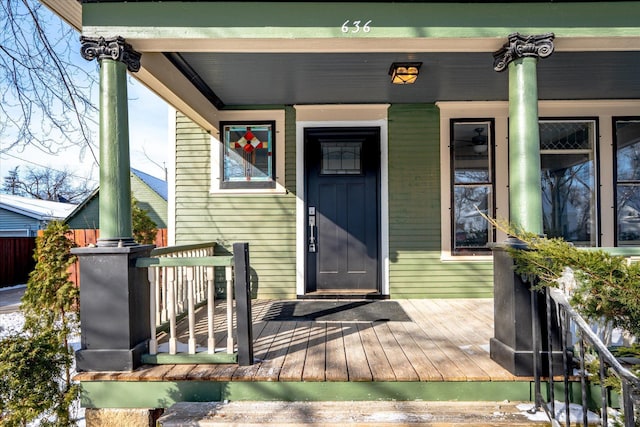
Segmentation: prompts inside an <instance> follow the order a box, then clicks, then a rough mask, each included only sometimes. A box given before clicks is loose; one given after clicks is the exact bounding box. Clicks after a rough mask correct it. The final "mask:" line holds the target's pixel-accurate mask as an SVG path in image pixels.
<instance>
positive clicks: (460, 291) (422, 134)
mask: <svg viewBox="0 0 640 427" xmlns="http://www.w3.org/2000/svg"><path fill="white" fill-rule="evenodd" d="M439 123H440V117H439V111H438V109H437V107H436V106H435V105H417V104H411V105H394V106H392V107H390V109H389V229H390V236H389V241H390V290H391V292H390V293H391V297H393V298H455V297H490V296H492V289H493V287H492V286H493V283H492V264H491V263H490V262H461V261H442V260H441V259H440V256H441V251H440V235H441V232H442V231H441V223H440V210H441V203H440V155H439V146H440V135H439V134H440V129H439ZM176 131H177V147H176V243H177V244H186V243H194V242H202V241H210V240H217V241H219V242H221V243H222V245H223V246H225V247H227V248H230V247H231V245H232V244H233V243H234V242H241V241H247V242H249V244H250V249H251V264H252V268H253V272H252V273H253V274H252V280H253V287H254V289H253V294H254V295H257V296H259V297H260V298H285V297H286V298H290V297H294V296H295V293H296V283H295V280H296V275H295V260H296V257H295V255H296V254H295V244H296V236H295V233H296V228H295V226H296V224H295V209H296V206H295V200H296V198H295V180H296V170H295V164H296V163H295V142H296V137H295V131H296V129H295V112H294V110H293V108H290V107H287V108H286V129H285V132H286V152H285V157H286V172H285V183H286V187H287V190H288V194H282V195H246V194H245V195H237V194H230V195H224V194H215V195H212V194H210V192H209V188H210V182H209V181H210V168H211V164H210V162H211V161H210V143H209V135H208V134H207V133H206V132H204V131H203V130H202V129H200V128H199V127H198V126H197V125H196V124H194V123H193V122H191V121H190V120H188V119H186V118H185V117H184V116H178V122H177V127H176ZM277 149H278V148H277Z"/></svg>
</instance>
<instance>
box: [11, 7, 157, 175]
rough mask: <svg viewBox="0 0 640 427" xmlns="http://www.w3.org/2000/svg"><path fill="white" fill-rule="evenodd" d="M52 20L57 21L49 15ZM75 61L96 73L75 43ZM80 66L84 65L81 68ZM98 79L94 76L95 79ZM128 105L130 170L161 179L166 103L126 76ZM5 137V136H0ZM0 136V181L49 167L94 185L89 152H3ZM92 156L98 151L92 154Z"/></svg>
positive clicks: (96, 172) (94, 96)
mask: <svg viewBox="0 0 640 427" xmlns="http://www.w3.org/2000/svg"><path fill="white" fill-rule="evenodd" d="M46 12H47V13H49V14H51V15H52V16H53V18H52V19H58V18H57V17H55V15H53V14H52V13H51V12H49V11H48V10H46ZM77 45H78V49H77V55H74V58H77V61H78V62H79V63H81V64H86V66H87V67H90V69H92V70H95V71H93V72H95V73H96V74H97V73H98V72H99V71H98V68H97V66H96V63H95V61H92V62H91V63H90V62H88V61H86V60H85V59H83V58H82V57H81V56H80V48H79V46H80V43H79V42H78V43H77ZM83 66H84V65H83ZM97 78H98V76H97V75H96V79H97ZM127 81H128V84H127V91H128V98H129V102H128V106H129V144H130V157H131V167H133V168H136V169H139V170H141V171H143V172H146V173H148V174H150V175H153V176H155V177H158V178H161V179H164V178H165V176H164V170H163V166H166V165H167V164H168V158H167V153H168V145H169V144H168V135H167V130H168V126H167V122H168V110H169V108H168V104H167V103H166V102H164V101H163V100H162V99H161V98H159V97H158V96H157V95H156V94H155V93H153V92H152V91H150V90H149V89H147V88H146V87H145V86H144V85H142V84H141V83H139V82H138V81H137V80H136V79H135V78H133V77H131V76H130V75H129V76H128V77H127ZM94 92H95V93H92V96H91V98H92V100H93V103H94V105H98V92H97V90H96V91H94ZM92 133H93V140H94V141H95V142H96V144H97V141H98V140H99V138H98V126H97V124H96V125H95V129H92ZM4 138H6V136H5V137H4ZM2 139H3V135H2V134H0V179H3V178H4V177H6V176H7V175H8V172H9V171H10V170H13V169H14V168H15V167H16V166H19V170H20V171H21V173H22V174H24V173H25V172H26V170H27V169H28V168H43V167H47V168H51V169H55V170H67V171H68V172H70V173H71V174H72V175H73V176H74V177H76V178H88V179H90V180H91V181H90V185H89V186H90V187H97V186H98V176H99V170H98V168H97V167H96V165H95V164H94V162H93V159H92V157H91V155H90V154H89V153H86V155H85V156H84V158H83V159H81V156H80V150H79V149H77V148H71V149H67V150H65V151H62V152H59V153H57V154H55V155H51V154H47V153H44V152H43V151H41V150H39V149H37V148H35V147H27V148H26V149H23V148H18V147H17V148H14V149H11V150H8V151H7V150H6V147H7V146H8V142H4V143H3V141H2ZM95 153H96V156H99V152H98V151H97V150H96V151H95Z"/></svg>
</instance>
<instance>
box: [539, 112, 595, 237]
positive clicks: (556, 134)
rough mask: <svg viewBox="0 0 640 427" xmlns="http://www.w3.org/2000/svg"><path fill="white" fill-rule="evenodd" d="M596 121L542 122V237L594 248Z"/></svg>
mask: <svg viewBox="0 0 640 427" xmlns="http://www.w3.org/2000/svg"><path fill="white" fill-rule="evenodd" d="M594 141H595V121H593V120H589V121H541V122H540V155H541V167H542V171H541V177H542V210H543V225H544V234H545V235H546V236H547V237H561V238H563V239H564V240H567V241H569V242H573V243H574V244H576V245H578V246H596V238H597V230H596V223H597V221H596V213H595V209H596V192H595V189H596V188H597V187H596V181H595V171H596V168H595V148H594V147H595V144H594Z"/></svg>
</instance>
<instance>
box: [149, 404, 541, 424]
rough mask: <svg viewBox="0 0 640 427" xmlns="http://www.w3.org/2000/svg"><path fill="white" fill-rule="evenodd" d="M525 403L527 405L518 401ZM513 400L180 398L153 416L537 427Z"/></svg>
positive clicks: (177, 420)
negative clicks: (223, 400) (189, 400)
mask: <svg viewBox="0 0 640 427" xmlns="http://www.w3.org/2000/svg"><path fill="white" fill-rule="evenodd" d="M523 405H525V406H527V407H530V406H531V405H530V404H523ZM518 406H519V405H518V404H517V403H514V402H415V401H411V402H404V401H395V402H389V401H358V402H255V401H238V402H206V403H194V402H181V403H176V404H175V405H173V406H172V407H171V408H169V409H168V410H167V411H166V412H165V413H164V415H163V416H162V417H161V418H160V419H159V420H158V424H157V425H158V426H162V427H178V426H180V427H186V426H189V427H215V426H221V427H229V426H244V427H253V426H255V427H258V426H264V425H277V426H286V427H298V426H309V425H313V426H315V427H321V426H338V425H349V426H362V427H364V426H374V427H382V426H432V427H459V426H460V427H462V426H467V427H468V426H474V427H490V426H491V427H494V426H495V427H500V426H513V427H534V426H535V427H539V426H543V425H544V426H548V425H550V423H549V421H548V420H547V418H546V417H545V416H544V414H543V413H537V414H534V415H529V414H527V412H526V411H525V410H524V409H522V405H520V407H518Z"/></svg>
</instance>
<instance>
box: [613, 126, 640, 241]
mask: <svg viewBox="0 0 640 427" xmlns="http://www.w3.org/2000/svg"><path fill="white" fill-rule="evenodd" d="M614 126H615V146H616V238H617V242H618V245H619V246H625V245H626V246H629V245H638V244H640V119H630V120H627V119H624V120H616V121H615V125H614Z"/></svg>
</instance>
